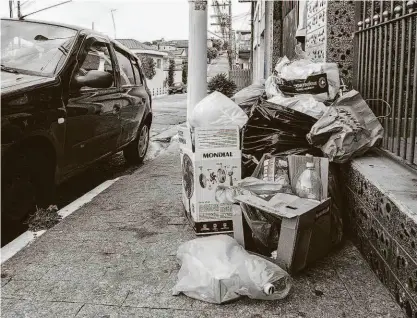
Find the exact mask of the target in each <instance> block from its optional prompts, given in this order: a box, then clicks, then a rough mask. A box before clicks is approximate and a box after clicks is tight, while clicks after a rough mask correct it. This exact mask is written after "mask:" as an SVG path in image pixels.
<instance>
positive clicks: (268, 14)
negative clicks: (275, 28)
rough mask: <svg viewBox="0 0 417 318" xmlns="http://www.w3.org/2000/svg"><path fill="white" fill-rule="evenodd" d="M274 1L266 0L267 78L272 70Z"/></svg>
mask: <svg viewBox="0 0 417 318" xmlns="http://www.w3.org/2000/svg"><path fill="white" fill-rule="evenodd" d="M273 4H274V3H273V2H272V1H265V48H264V49H265V51H264V58H265V60H264V61H265V64H264V65H265V68H264V73H263V77H264V79H266V78H267V77H268V76H269V74H270V73H271V70H272V61H271V57H272V23H273V22H272V14H273Z"/></svg>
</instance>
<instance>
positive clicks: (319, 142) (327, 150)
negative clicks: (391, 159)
mask: <svg viewBox="0 0 417 318" xmlns="http://www.w3.org/2000/svg"><path fill="white" fill-rule="evenodd" d="M383 134H384V129H383V127H382V125H381V124H380V122H379V120H378V118H376V117H375V115H374V113H373V112H372V110H371V109H370V108H369V106H368V105H367V104H366V102H365V101H364V100H363V98H362V96H361V95H360V94H359V93H358V92H357V91H354V90H352V91H350V92H348V93H346V94H344V95H343V96H341V97H340V98H339V99H337V100H336V101H335V103H334V104H333V105H332V106H330V107H328V109H327V111H326V112H325V113H324V115H323V117H322V118H320V119H319V120H318V121H317V123H315V124H314V126H313V127H312V128H311V131H310V133H309V134H308V135H307V140H308V141H309V142H310V144H312V145H314V146H316V147H319V148H320V149H321V150H322V151H323V153H324V154H325V155H326V156H327V157H328V158H329V159H330V161H334V162H337V163H344V162H347V161H348V160H350V159H352V158H354V157H358V156H361V155H363V154H364V153H365V152H366V151H367V150H369V149H370V148H372V147H374V146H376V145H377V144H378V143H379V142H380V141H381V140H382V138H383Z"/></svg>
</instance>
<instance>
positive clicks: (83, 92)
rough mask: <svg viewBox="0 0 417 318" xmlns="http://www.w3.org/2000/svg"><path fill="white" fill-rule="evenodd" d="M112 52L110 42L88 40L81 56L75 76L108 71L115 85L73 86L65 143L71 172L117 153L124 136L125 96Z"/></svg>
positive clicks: (91, 38) (68, 107) (68, 106)
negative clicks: (122, 101) (122, 99)
mask: <svg viewBox="0 0 417 318" xmlns="http://www.w3.org/2000/svg"><path fill="white" fill-rule="evenodd" d="M110 52H111V46H110V42H109V41H108V40H107V39H104V38H97V37H90V38H87V39H86V40H85V41H84V43H83V46H82V48H81V50H80V52H79V55H78V59H79V60H78V62H79V63H78V64H77V65H78V66H77V67H76V69H75V70H74V76H77V75H85V74H87V72H89V71H92V70H93V71H105V72H107V73H110V74H111V75H112V76H113V83H112V84H111V86H110V87H108V88H92V87H88V86H84V87H81V88H78V87H77V88H74V85H72V83H71V84H70V96H69V100H68V104H67V105H66V108H67V114H68V119H67V130H66V142H65V154H66V155H65V158H66V165H67V169H69V170H71V168H78V167H80V166H84V165H86V164H88V163H90V162H92V161H95V160H97V159H99V158H100V157H102V156H104V155H106V154H109V153H110V152H113V151H115V150H116V149H117V141H118V138H119V136H120V133H121V121H120V109H121V105H120V96H121V94H120V91H119V87H118V80H117V77H116V69H117V65H116V63H115V61H114V58H113V57H112V55H111V53H110ZM73 81H74V80H71V82H73ZM68 166H69V167H68Z"/></svg>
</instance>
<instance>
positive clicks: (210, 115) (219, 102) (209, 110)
mask: <svg viewBox="0 0 417 318" xmlns="http://www.w3.org/2000/svg"><path fill="white" fill-rule="evenodd" d="M247 120H248V116H247V115H246V114H245V112H244V111H243V110H242V109H241V108H240V107H239V106H238V105H237V104H236V103H235V102H234V101H232V100H231V99H230V98H228V97H227V96H225V95H223V94H222V93H220V92H213V93H211V94H210V95H208V96H206V97H205V98H203V99H202V100H201V101H200V102H198V104H197V105H196V106H195V108H194V110H193V113H192V115H191V118H190V124H191V126H192V127H212V126H239V127H240V128H242V127H243V126H244V125H245V124H246V122H247Z"/></svg>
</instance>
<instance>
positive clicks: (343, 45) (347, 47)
mask: <svg viewBox="0 0 417 318" xmlns="http://www.w3.org/2000/svg"><path fill="white" fill-rule="evenodd" d="M354 31H355V1H328V7H327V47H326V61H327V62H334V63H337V64H338V65H339V71H340V77H341V78H342V79H343V81H344V82H345V84H346V85H348V87H351V84H352V80H353V62H354V61H353V49H354V48H353V44H354V39H353V37H352V36H353V32H354Z"/></svg>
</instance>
